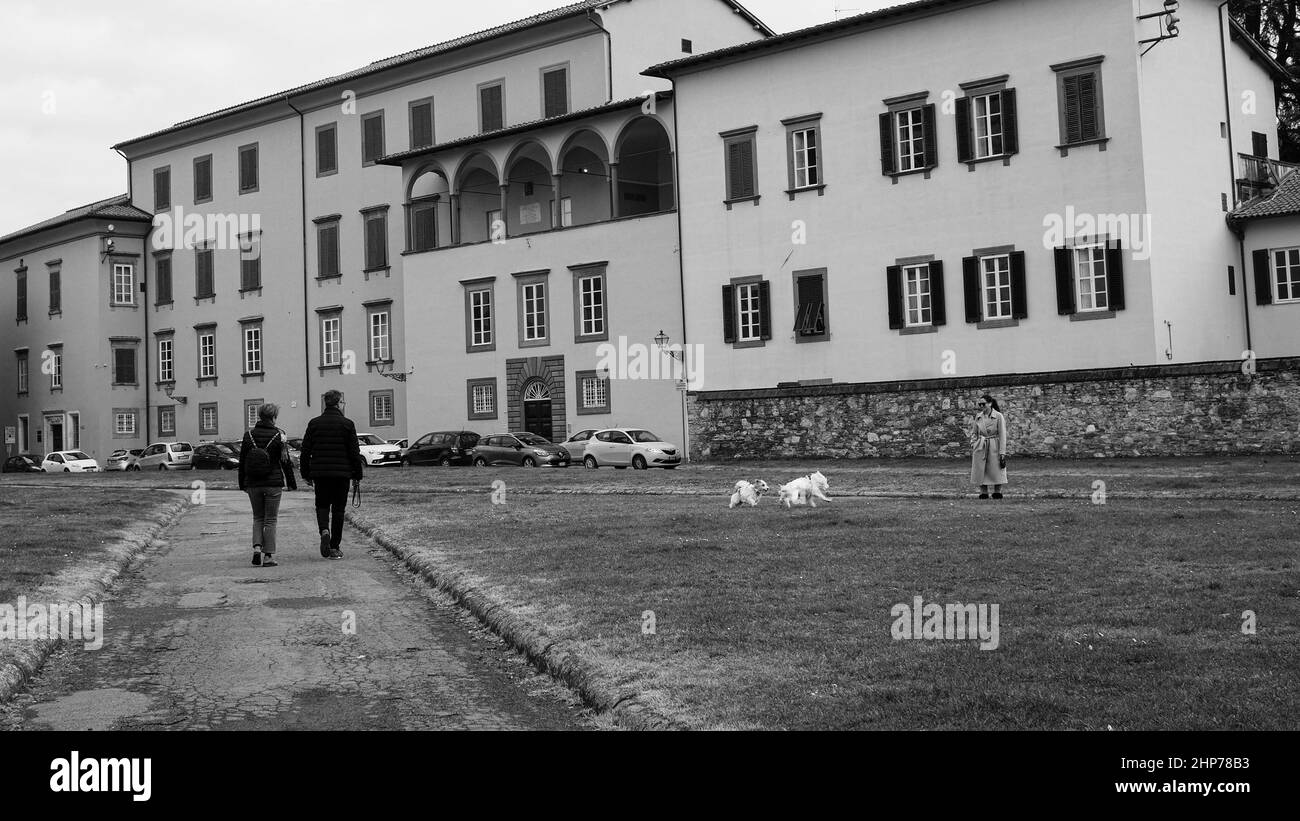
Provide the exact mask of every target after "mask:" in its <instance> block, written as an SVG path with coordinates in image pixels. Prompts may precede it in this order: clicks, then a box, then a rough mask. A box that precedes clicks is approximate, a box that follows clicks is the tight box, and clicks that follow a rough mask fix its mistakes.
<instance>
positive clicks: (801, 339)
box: [794, 331, 831, 345]
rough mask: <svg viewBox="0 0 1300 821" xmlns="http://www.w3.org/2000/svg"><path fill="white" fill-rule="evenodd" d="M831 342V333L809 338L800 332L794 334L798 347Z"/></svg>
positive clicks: (810, 335) (811, 335)
mask: <svg viewBox="0 0 1300 821" xmlns="http://www.w3.org/2000/svg"><path fill="white" fill-rule="evenodd" d="M830 341H831V335H830V332H829V331H828V332H826V333H822V334H809V335H807V336H805V335H803V334H801V333H799V332H798V331H795V333H794V343H795V344H796V345H812V344H814V343H817V342H830Z"/></svg>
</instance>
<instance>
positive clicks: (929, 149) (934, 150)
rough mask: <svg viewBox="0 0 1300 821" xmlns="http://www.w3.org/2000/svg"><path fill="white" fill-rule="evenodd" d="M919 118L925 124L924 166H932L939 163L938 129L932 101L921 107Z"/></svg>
mask: <svg viewBox="0 0 1300 821" xmlns="http://www.w3.org/2000/svg"><path fill="white" fill-rule="evenodd" d="M921 119H922V122H924V124H925V167H926V168H934V167H935V166H937V165H938V164H939V129H938V126H937V122H936V121H937V118H936V117H935V107H934V103H931V104H930V105H928V106H926V107H925V108H923V109H921Z"/></svg>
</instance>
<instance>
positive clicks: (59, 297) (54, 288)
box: [50, 271, 63, 311]
mask: <svg viewBox="0 0 1300 821" xmlns="http://www.w3.org/2000/svg"><path fill="white" fill-rule="evenodd" d="M62 280H63V275H62V273H60V272H59V271H50V310H51V311H60V310H62V309H63V282H62Z"/></svg>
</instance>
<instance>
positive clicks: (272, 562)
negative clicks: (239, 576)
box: [262, 554, 280, 567]
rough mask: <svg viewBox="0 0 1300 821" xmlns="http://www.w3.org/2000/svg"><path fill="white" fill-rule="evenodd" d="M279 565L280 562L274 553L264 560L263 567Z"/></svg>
mask: <svg viewBox="0 0 1300 821" xmlns="http://www.w3.org/2000/svg"><path fill="white" fill-rule="evenodd" d="M279 566H280V563H279V562H277V561H276V560H275V557H274V556H272V555H269V554H268V555H267V557H266V558H265V559H263V560H262V567H279Z"/></svg>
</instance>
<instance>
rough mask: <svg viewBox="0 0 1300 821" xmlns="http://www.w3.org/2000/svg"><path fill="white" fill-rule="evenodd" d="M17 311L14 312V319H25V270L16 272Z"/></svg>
mask: <svg viewBox="0 0 1300 821" xmlns="http://www.w3.org/2000/svg"><path fill="white" fill-rule="evenodd" d="M16 299H17V310H16V311H15V312H14V318H15V319H18V320H24V319H27V269H26V268H21V269H19V270H18V285H17V294H16Z"/></svg>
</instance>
